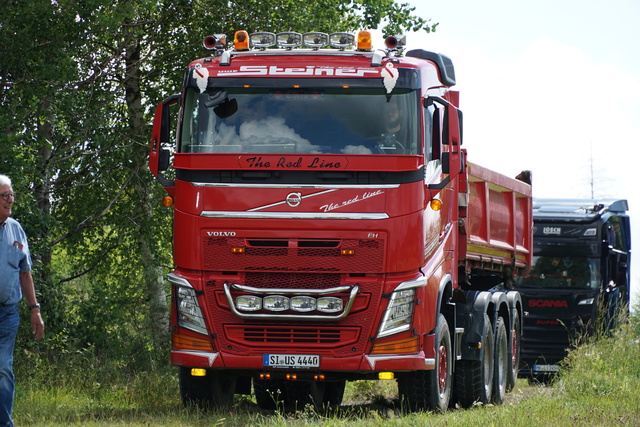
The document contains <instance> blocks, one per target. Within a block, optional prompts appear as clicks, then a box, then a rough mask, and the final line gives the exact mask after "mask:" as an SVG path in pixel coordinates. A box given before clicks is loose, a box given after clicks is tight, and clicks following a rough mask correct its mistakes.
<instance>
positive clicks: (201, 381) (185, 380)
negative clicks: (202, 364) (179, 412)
mask: <svg viewBox="0 0 640 427" xmlns="http://www.w3.org/2000/svg"><path fill="white" fill-rule="evenodd" d="M236 380H237V377H236V376H235V375H226V374H224V373H222V372H217V371H212V370H207V374H206V375H205V376H204V377H194V376H192V375H191V368H186V367H182V366H181V367H180V371H179V382H180V397H181V398H182V403H183V405H185V406H190V405H196V406H198V407H200V408H202V409H206V408H212V407H220V406H227V405H230V404H231V403H232V402H233V396H234V394H235V390H236Z"/></svg>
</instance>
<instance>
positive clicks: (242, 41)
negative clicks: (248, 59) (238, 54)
mask: <svg viewBox="0 0 640 427" xmlns="http://www.w3.org/2000/svg"><path fill="white" fill-rule="evenodd" d="M233 48H234V49H235V50H249V33H247V32H246V31H245V30H240V31H236V33H235V34H234V36H233Z"/></svg>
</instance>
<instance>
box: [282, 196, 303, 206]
mask: <svg viewBox="0 0 640 427" xmlns="http://www.w3.org/2000/svg"><path fill="white" fill-rule="evenodd" d="M285 201H286V202H287V205H289V206H291V207H292V208H297V207H298V206H300V203H301V202H302V194H301V193H289V194H287V198H286V199H285Z"/></svg>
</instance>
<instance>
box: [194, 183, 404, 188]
mask: <svg viewBox="0 0 640 427" xmlns="http://www.w3.org/2000/svg"><path fill="white" fill-rule="evenodd" d="M191 185H193V186H194V187H214V188H216V187H218V188H317V189H327V190H342V189H348V188H356V189H357V188H364V189H373V188H398V187H400V184H363V185H356V184H353V185H335V184H334V185H329V184H231V183H223V182H192V183H191Z"/></svg>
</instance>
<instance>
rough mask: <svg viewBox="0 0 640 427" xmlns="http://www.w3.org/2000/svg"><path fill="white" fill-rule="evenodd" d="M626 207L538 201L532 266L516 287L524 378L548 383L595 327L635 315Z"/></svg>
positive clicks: (610, 202)
mask: <svg viewBox="0 0 640 427" xmlns="http://www.w3.org/2000/svg"><path fill="white" fill-rule="evenodd" d="M628 210H629V206H628V203H627V201H626V200H619V199H607V200H591V199H586V200H585V199H534V202H533V223H534V227H533V262H532V266H531V272H530V274H529V275H528V276H526V277H524V278H522V279H520V280H519V281H518V282H517V283H516V289H517V290H518V291H519V292H520V294H521V295H522V302H523V304H524V313H525V315H524V321H523V334H522V338H521V358H520V371H519V376H520V377H523V378H529V379H530V380H537V381H542V382H546V381H548V380H550V379H552V378H553V376H554V375H555V373H556V372H557V371H558V370H559V362H560V361H562V360H563V359H564V358H565V356H566V355H567V351H568V350H569V349H570V348H572V347H574V346H575V345H576V344H579V342H580V340H582V339H584V338H586V337H588V336H590V335H591V334H593V332H594V331H595V330H597V329H596V328H598V327H601V328H603V329H601V330H606V329H607V328H610V327H612V326H613V322H615V319H616V318H617V316H616V315H617V313H618V312H619V311H621V310H626V311H628V309H629V295H630V289H629V286H630V280H629V263H630V260H631V230H630V227H629V216H628V215H627V211H628Z"/></svg>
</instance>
